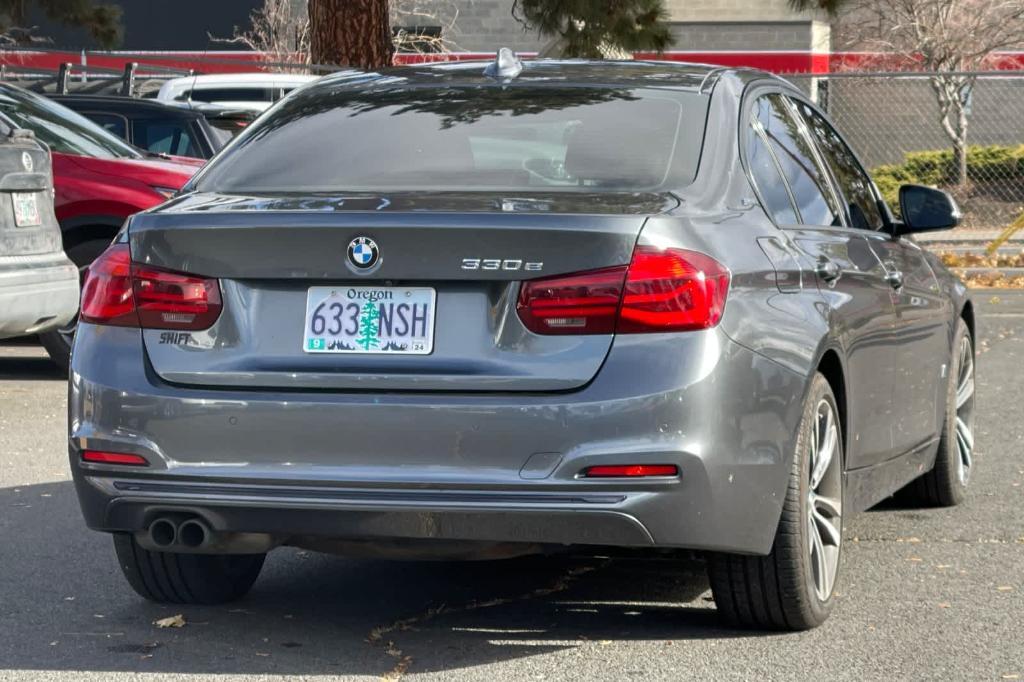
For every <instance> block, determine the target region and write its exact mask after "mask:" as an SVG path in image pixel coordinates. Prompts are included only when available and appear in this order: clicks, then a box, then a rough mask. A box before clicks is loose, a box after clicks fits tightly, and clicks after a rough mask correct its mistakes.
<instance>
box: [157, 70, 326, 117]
mask: <svg viewBox="0 0 1024 682" xmlns="http://www.w3.org/2000/svg"><path fill="white" fill-rule="evenodd" d="M317 78H319V76H310V75H303V74H290V73H269V72H260V73H227V74H210V75H203V76H184V77H182V78H172V79H170V80H168V81H167V82H166V83H164V84H163V86H161V88H160V90H159V92H157V95H156V98H157V99H158V100H160V101H161V102H204V103H212V104H220V105H223V106H226V107H229V108H232V109H244V110H248V111H253V112H256V113H259V112H261V111H263V110H264V109H266V108H267V107H269V106H270V105H271V104H273V103H274V102H276V101H277V100H279V99H281V98H282V97H284V96H285V95H287V94H288V93H289V92H291V91H292V90H294V89H295V88H297V87H299V86H302V85H305V84H306V83H311V82H312V81H315V80H316V79H317Z"/></svg>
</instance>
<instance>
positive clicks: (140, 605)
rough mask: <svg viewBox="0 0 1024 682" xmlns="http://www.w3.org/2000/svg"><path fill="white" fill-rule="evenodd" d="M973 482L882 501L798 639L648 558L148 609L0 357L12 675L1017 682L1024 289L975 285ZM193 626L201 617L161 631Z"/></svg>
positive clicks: (361, 571)
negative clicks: (91, 525)
mask: <svg viewBox="0 0 1024 682" xmlns="http://www.w3.org/2000/svg"><path fill="white" fill-rule="evenodd" d="M975 300H976V303H977V304H978V307H979V310H978V312H979V326H980V328H981V339H982V341H981V343H980V344H979V350H980V357H979V360H978V373H979V374H978V393H979V398H978V400H979V412H980V417H979V424H978V428H977V440H978V453H977V467H976V471H975V472H974V478H973V482H972V483H973V491H972V494H971V496H970V498H969V499H968V501H967V502H966V503H965V504H964V505H963V506H961V507H959V508H957V509H913V508H905V507H901V506H899V505H897V504H895V503H887V504H883V505H882V506H881V507H880V508H876V509H874V510H871V511H869V512H867V513H865V514H862V515H861V516H860V517H858V518H856V519H854V520H852V522H850V523H849V524H848V527H847V530H846V541H847V542H846V543H845V548H844V557H843V565H842V574H841V576H840V584H839V587H838V590H839V595H838V602H839V603H838V604H837V608H836V610H835V612H834V613H833V616H832V618H831V619H830V620H829V621H828V622H827V623H826V624H825V625H824V626H823V627H821V628H819V629H817V630H814V631H812V632H806V633H800V634H764V633H756V632H737V631H732V630H729V629H725V628H723V627H722V626H720V625H719V623H718V621H717V620H716V618H715V612H714V607H713V604H712V603H711V602H710V593H709V591H708V589H707V582H706V580H705V579H704V577H703V574H702V573H701V571H700V567H699V566H696V565H690V564H685V563H680V562H678V561H666V560H654V559H645V558H640V557H618V558H613V559H600V558H592V557H572V556H567V557H555V558H551V557H548V558H528V559H517V560H510V561H502V562H494V563H386V562H375V561H353V560H346V559H341V558H336V557H330V556H321V555H317V554H313V553H307V552H301V551H295V550H290V549H283V550H278V551H276V552H274V553H273V554H271V556H270V558H269V559H268V561H267V566H266V568H265V570H264V573H263V576H262V577H261V578H260V580H259V582H258V583H257V585H256V587H255V589H254V590H253V592H252V593H251V594H250V595H249V596H248V597H247V598H246V599H245V600H243V601H241V602H239V603H237V604H233V605H230V606H226V607H216V608H193V607H187V608H171V607H162V606H157V605H153V604H148V603H146V602H143V601H142V600H141V599H139V598H137V597H136V596H135V595H134V594H133V593H132V592H131V591H130V590H129V589H128V587H127V585H126V584H125V583H124V582H123V581H122V578H121V576H120V572H119V570H118V567H117V564H116V562H115V559H114V554H113V548H112V546H111V543H110V539H109V538H108V537H106V536H104V535H101V534H97V533H93V532H90V531H87V530H86V529H85V527H84V525H83V523H82V520H81V517H80V514H79V510H78V505H77V501H76V499H75V496H74V491H73V489H72V485H71V482H70V475H69V473H68V471H67V467H68V465H67V461H66V449H65V429H66V423H65V422H66V418H65V405H66V387H65V383H64V381H63V379H62V377H61V376H59V374H58V373H57V372H56V371H55V370H54V369H53V368H52V366H51V365H50V364H49V362H48V361H47V360H46V358H45V355H44V354H43V352H42V351H41V350H40V349H39V348H38V347H36V346H34V345H30V344H25V343H8V344H4V345H0V633H2V636H0V680H9V679H12V680H13V679H19V680H20V679H46V680H61V679H75V680H78V679H97V680H121V679H142V678H153V679H161V680H164V679H169V680H172V679H184V678H189V679H191V678H192V677H193V676H202V677H209V678H211V679H212V677H213V676H214V675H217V679H218V680H236V679H237V680H256V679H272V678H276V677H284V676H288V677H290V678H293V679H295V678H298V679H304V678H314V677H316V678H322V677H324V676H339V677H345V678H346V679H379V678H380V677H382V676H391V677H392V678H396V677H400V676H402V675H403V674H404V676H405V678H406V679H408V680H421V679H422V680H441V679H459V680H488V681H491V680H562V679H593V680H623V679H630V678H636V679H645V680H647V679H673V680H674V679H716V680H717V679H794V678H799V679H803V678H811V677H814V678H818V679H827V680H864V679H882V678H884V679H936V678H939V679H957V680H961V679H962V680H1000V679H1021V680H1024V634H1022V631H1021V624H1022V622H1024V504H1022V503H1024V485H1022V484H1024V454H1022V453H1024V447H1022V446H1024V425H1022V419H1021V417H1022V415H1024V408H1022V405H1024V388H1022V382H1021V381H1020V380H1019V379H1020V377H1021V374H1020V373H1021V367H1022V364H1024V292H1006V291H978V292H976V294H975ZM179 613H180V614H182V616H183V617H184V619H185V621H186V625H185V626H184V627H182V628H178V629H160V628H158V627H156V626H155V625H154V624H153V622H154V621H155V620H157V619H160V618H164V617H168V616H173V615H176V614H179Z"/></svg>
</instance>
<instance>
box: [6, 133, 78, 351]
mask: <svg viewBox="0 0 1024 682" xmlns="http://www.w3.org/2000/svg"><path fill="white" fill-rule="evenodd" d="M77 312H78V269H77V268H76V267H75V265H74V264H73V263H72V262H71V261H70V260H68V257H67V256H66V255H64V249H63V246H62V245H61V236H60V227H59V226H58V224H57V217H56V216H55V215H54V212H53V174H52V172H51V168H50V153H49V151H48V150H47V149H46V148H45V147H44V146H43V145H42V144H40V143H39V142H38V141H37V140H36V139H35V137H34V136H33V134H32V133H31V132H30V131H28V130H22V129H17V128H9V127H7V126H4V125H3V124H2V123H0V339H3V338H9V337H12V336H22V335H25V334H37V333H39V332H46V331H50V330H52V329H56V328H58V327H60V326H62V325H66V324H68V323H69V322H70V321H71V320H73V319H74V317H75V314H76V313H77Z"/></svg>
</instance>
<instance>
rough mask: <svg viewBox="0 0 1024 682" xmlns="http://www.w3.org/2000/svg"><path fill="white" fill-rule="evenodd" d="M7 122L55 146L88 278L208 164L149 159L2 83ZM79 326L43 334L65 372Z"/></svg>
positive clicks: (71, 227) (71, 243)
mask: <svg viewBox="0 0 1024 682" xmlns="http://www.w3.org/2000/svg"><path fill="white" fill-rule="evenodd" d="M0 116H2V117H3V118H4V119H6V121H7V122H8V124H10V125H12V126H14V127H16V128H27V129H29V130H31V131H33V132H34V133H35V135H36V139H37V140H39V141H40V142H43V143H44V144H46V145H47V146H49V148H50V151H51V153H52V155H53V184H54V191H55V197H54V205H55V208H56V213H57V220H58V221H59V222H60V227H61V232H62V233H63V239H64V250H65V252H66V253H67V254H68V257H69V258H70V259H71V260H72V262H74V263H75V265H77V266H78V268H79V270H82V271H84V269H85V268H86V267H88V265H89V264H90V263H92V261H93V259H95V258H96V256H98V255H99V254H100V253H102V252H103V250H104V249H105V248H106V247H107V246H108V245H109V244H110V240H111V239H113V237H114V235H115V234H117V231H118V230H119V229H121V225H122V224H123V223H124V219H125V218H127V217H128V216H130V215H131V214H133V213H138V212H139V211H143V210H145V209H147V208H151V207H152V206H156V205H157V204H159V203H162V202H163V201H164V200H165V199H167V198H168V197H170V196H171V195H172V194H174V192H176V191H178V190H179V189H181V187H182V185H184V184H185V183H186V182H187V181H188V179H189V178H190V177H192V174H193V173H195V172H196V170H198V169H199V167H200V166H202V165H203V161H201V160H198V159H187V158H184V157H168V156H161V155H157V154H149V153H146V152H142V151H140V150H138V149H136V148H135V147H133V146H131V145H129V144H128V143H126V142H125V141H123V140H121V139H120V138H118V137H116V136H114V135H112V134H111V133H108V132H107V131H106V130H104V129H103V128H101V127H100V126H98V125H96V124H95V123H93V122H92V121H90V120H88V119H86V118H85V117H83V116H80V115H79V114H76V113H75V112H73V111H71V110H70V109H68V108H66V107H63V106H61V105H60V104H57V103H56V102H53V101H51V100H48V99H46V98H45V97H41V96H39V95H36V94H34V93H31V92H27V91H25V90H22V89H20V88H16V87H14V86H12V85H10V84H7V83H0ZM76 323H77V319H76V320H75V322H72V323H71V324H70V325H68V326H67V327H64V328H62V329H59V330H56V331H52V332H47V333H46V334H42V335H40V340H41V341H42V343H43V345H44V346H45V347H46V350H47V351H48V352H49V353H50V356H51V357H52V358H53V359H54V360H56V361H57V362H58V363H60V364H62V365H64V366H67V363H68V357H69V354H70V352H71V339H72V337H73V335H74V330H75V324H76Z"/></svg>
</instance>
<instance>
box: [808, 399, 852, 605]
mask: <svg viewBox="0 0 1024 682" xmlns="http://www.w3.org/2000/svg"><path fill="white" fill-rule="evenodd" d="M814 415H815V418H814V426H813V431H812V434H811V458H810V466H809V467H808V469H809V471H810V474H809V476H810V479H809V481H808V484H809V485H808V492H807V552H808V558H809V559H810V564H811V569H812V575H813V578H814V590H815V593H816V594H817V596H818V599H820V600H821V601H827V600H828V598H829V597H830V596H831V595H832V588H833V586H834V585H835V581H836V573H837V572H838V569H839V546H840V544H841V543H842V539H843V522H842V511H843V500H842V453H841V452H840V442H839V422H838V419H837V418H836V412H835V408H834V407H833V406H832V403H831V402H830V401H829V400H821V401H820V402H819V403H818V406H817V408H815V413H814Z"/></svg>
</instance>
